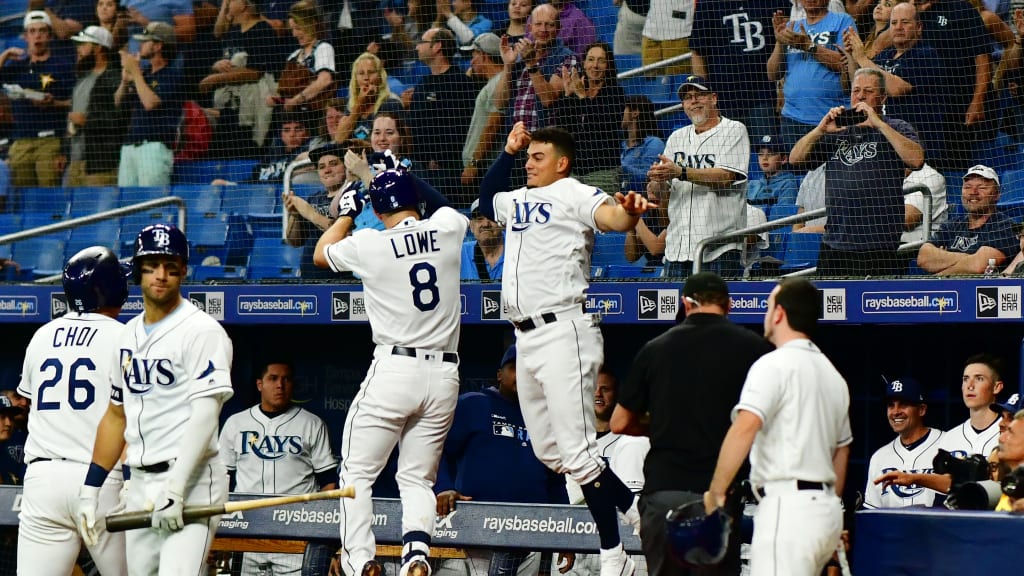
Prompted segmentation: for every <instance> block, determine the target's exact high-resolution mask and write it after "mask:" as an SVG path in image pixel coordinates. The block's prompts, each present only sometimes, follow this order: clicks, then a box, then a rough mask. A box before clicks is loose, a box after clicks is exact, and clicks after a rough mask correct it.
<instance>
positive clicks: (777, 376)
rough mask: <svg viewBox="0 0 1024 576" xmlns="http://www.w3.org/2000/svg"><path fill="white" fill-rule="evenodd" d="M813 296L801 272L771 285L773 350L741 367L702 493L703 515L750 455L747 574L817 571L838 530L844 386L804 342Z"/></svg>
mask: <svg viewBox="0 0 1024 576" xmlns="http://www.w3.org/2000/svg"><path fill="white" fill-rule="evenodd" d="M820 299H821V297H820V296H819V295H818V291H817V289H816V288H815V287H814V285H813V284H811V283H810V282H808V281H807V280H804V279H797V278H789V279H785V280H783V281H782V282H780V283H779V285H778V286H776V287H775V289H774V290H772V293H771V295H770V296H769V297H768V311H767V312H766V313H765V319H764V330H765V337H766V338H767V339H768V340H769V341H771V342H772V343H773V344H775V346H776V350H775V351H774V352H770V353H768V354H766V355H765V356H762V357H761V358H760V359H758V360H757V362H755V363H754V365H753V366H751V368H750V372H749V373H748V374H747V380H746V382H744V384H743V392H742V393H741V395H740V401H739V403H738V404H737V405H736V407H735V408H734V409H733V423H732V426H731V427H730V428H729V432H728V433H727V434H726V437H725V441H724V442H722V449H721V451H720V452H719V456H718V464H717V465H716V467H715V474H714V477H713V478H712V480H711V487H710V488H709V489H708V491H707V492H705V493H704V507H705V510H706V511H707V512H708V513H709V514H710V513H711V512H712V511H714V510H715V509H717V508H719V507H721V506H723V505H724V504H725V497H726V491H727V490H728V488H729V485H730V484H731V483H732V480H733V478H734V477H735V476H736V472H737V471H738V470H739V468H740V466H742V465H743V461H744V459H746V457H747V454H748V453H749V454H750V481H751V483H752V484H753V486H754V493H755V496H756V497H757V500H758V502H759V504H758V507H757V512H755V514H754V537H753V540H752V541H751V545H750V562H751V572H750V573H751V574H752V575H753V576H762V575H778V574H786V575H788V576H817V575H818V574H820V573H821V569H822V568H823V567H824V566H825V563H826V562H827V561H828V559H829V557H830V556H831V555H832V552H833V551H835V549H836V547H837V546H838V544H839V535H840V532H841V531H842V528H843V510H842V502H841V501H840V499H839V496H837V494H842V490H843V481H844V478H845V476H846V465H847V463H848V461H849V456H850V443H851V442H852V441H853V434H852V433H851V432H850V417H849V407H850V392H849V389H848V388H847V386H846V381H845V380H843V377H842V376H841V375H840V374H839V372H838V371H837V370H836V369H835V367H834V366H833V365H832V363H831V362H829V360H828V358H826V357H825V355H824V354H822V352H821V350H819V349H818V347H817V346H815V344H814V343H813V342H811V340H810V336H812V335H813V333H814V329H815V327H816V324H817V318H818V306H819V304H818V303H819V301H820Z"/></svg>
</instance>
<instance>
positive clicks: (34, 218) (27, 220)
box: [21, 212, 69, 240]
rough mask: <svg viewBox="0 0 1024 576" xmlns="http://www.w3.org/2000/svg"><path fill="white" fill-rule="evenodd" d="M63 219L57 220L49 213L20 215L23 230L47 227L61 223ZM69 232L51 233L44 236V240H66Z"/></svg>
mask: <svg viewBox="0 0 1024 576" xmlns="http://www.w3.org/2000/svg"><path fill="white" fill-rule="evenodd" d="M64 219H65V218H57V217H56V216H55V215H54V214H51V213H49V212H25V213H23V214H22V215H21V226H22V228H23V229H25V230H30V229H32V228H39V227H41V226H49V225H50V224H56V223H58V222H61V221H63V220H64ZM68 234H69V232H68V231H67V230H63V231H61V232H53V233H51V234H47V235H46V236H44V237H45V238H57V239H60V240H67V239H68Z"/></svg>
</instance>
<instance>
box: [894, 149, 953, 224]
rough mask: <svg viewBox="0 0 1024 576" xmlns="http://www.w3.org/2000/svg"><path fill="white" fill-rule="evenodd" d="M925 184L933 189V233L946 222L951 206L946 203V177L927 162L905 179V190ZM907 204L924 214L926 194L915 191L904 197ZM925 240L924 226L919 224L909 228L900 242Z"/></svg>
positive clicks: (904, 202) (930, 189) (929, 188)
mask: <svg viewBox="0 0 1024 576" xmlns="http://www.w3.org/2000/svg"><path fill="white" fill-rule="evenodd" d="M922 184H923V185H925V186H927V187H928V190H929V191H931V198H932V234H935V232H936V231H937V230H938V229H939V226H941V225H942V224H944V223H945V222H946V216H947V213H948V209H949V206H948V205H947V204H946V177H945V176H943V175H942V174H941V173H939V172H938V171H937V170H935V168H932V167H931V166H929V165H927V164H925V165H924V166H921V169H920V170H915V171H913V172H911V173H910V175H909V176H907V177H906V179H905V180H903V190H904V191H906V190H907V189H908V188H911V187H914V186H919V185H922ZM903 204H904V205H905V206H913V207H914V208H917V210H918V212H920V213H921V214H924V209H925V206H924V194H923V193H921V192H913V193H911V194H907V195H906V196H904V197H903ZM918 240H924V228H923V227H922V226H921V225H920V224H918V225H917V227H915V228H914V229H913V230H908V231H906V232H904V233H903V235H902V236H900V242H903V243H907V242H916V241H918Z"/></svg>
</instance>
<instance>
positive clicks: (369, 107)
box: [332, 52, 402, 142]
mask: <svg viewBox="0 0 1024 576" xmlns="http://www.w3.org/2000/svg"><path fill="white" fill-rule="evenodd" d="M346 110H347V112H348V113H347V114H346V115H345V116H344V117H342V119H341V122H339V123H338V129H337V131H335V132H334V134H333V135H332V136H333V137H334V141H335V142H344V141H345V140H347V139H348V138H350V137H351V138H360V139H368V138H369V137H370V132H371V130H372V129H373V119H374V117H376V116H377V113H379V112H396V113H397V112H401V111H402V101H401V100H400V99H399V98H398V97H397V96H395V95H394V94H392V93H391V90H390V89H389V88H388V73H387V72H386V71H385V70H384V65H383V63H382V62H381V61H380V58H378V57H377V56H376V55H375V54H372V53H370V52H363V53H362V54H361V55H359V57H358V58H356V60H355V62H353V63H352V77H351V78H350V79H349V82H348V105H347V106H346Z"/></svg>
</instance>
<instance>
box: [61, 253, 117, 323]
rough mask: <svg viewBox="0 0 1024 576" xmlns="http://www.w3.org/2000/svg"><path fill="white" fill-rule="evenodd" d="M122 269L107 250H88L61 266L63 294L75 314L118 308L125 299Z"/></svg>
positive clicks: (115, 256)
mask: <svg viewBox="0 0 1024 576" xmlns="http://www.w3.org/2000/svg"><path fill="white" fill-rule="evenodd" d="M125 271H126V270H125V268H124V267H123V266H122V265H121V263H120V262H118V260H117V255H115V254H114V253H113V252H112V251H111V250H110V249H109V248H104V247H103V246H90V247H89V248H86V249H84V250H82V251H80V252H79V253H78V254H75V255H74V256H72V257H71V259H70V260H68V263H67V265H66V266H64V275H63V281H64V294H65V295H66V296H67V298H68V305H69V306H71V309H72V310H74V311H75V312H93V311H95V310H99V309H100V308H106V307H112V308H118V307H120V306H121V305H123V304H124V302H125V300H127V299H128V279H127V278H126V277H125V276H126V275H125Z"/></svg>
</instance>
